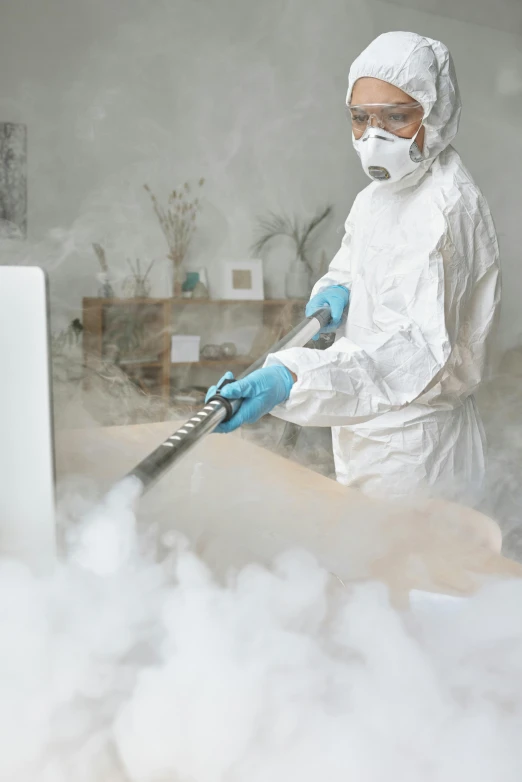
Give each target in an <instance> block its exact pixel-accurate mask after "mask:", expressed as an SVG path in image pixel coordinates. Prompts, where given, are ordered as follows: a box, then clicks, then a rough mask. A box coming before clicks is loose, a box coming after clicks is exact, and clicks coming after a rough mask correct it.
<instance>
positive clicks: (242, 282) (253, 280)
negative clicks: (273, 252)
mask: <svg viewBox="0 0 522 782" xmlns="http://www.w3.org/2000/svg"><path fill="white" fill-rule="evenodd" d="M264 297H265V296H264V288H263V261H262V260H260V259H254V260H251V261H226V263H225V265H224V281H223V298H224V299H238V300H241V299H243V300H244V299H249V300H251V301H252V300H254V301H262V300H263V299H264Z"/></svg>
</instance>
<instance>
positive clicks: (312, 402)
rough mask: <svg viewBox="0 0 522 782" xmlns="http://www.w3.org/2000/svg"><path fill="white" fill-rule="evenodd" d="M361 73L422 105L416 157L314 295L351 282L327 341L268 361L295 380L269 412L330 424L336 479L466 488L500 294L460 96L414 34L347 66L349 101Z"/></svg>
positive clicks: (392, 490)
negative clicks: (461, 140) (344, 310)
mask: <svg viewBox="0 0 522 782" xmlns="http://www.w3.org/2000/svg"><path fill="white" fill-rule="evenodd" d="M363 76H370V77H374V78H377V79H381V80H383V81H386V82H388V83H390V84H393V85H395V86H396V87H398V88H400V89H401V90H403V91H404V92H405V93H407V94H408V95H410V96H411V97H412V98H413V99H414V100H416V101H418V102H419V103H420V104H421V105H422V107H423V109H424V120H423V124H424V126H425V140H424V146H423V160H422V162H421V163H420V165H419V167H418V168H417V169H416V170H415V171H414V172H413V173H410V174H408V175H407V176H405V177H404V178H403V179H401V180H399V181H397V182H386V181H385V182H372V183H371V184H370V185H369V186H368V187H367V188H365V189H364V190H363V191H362V192H361V193H359V195H358V196H357V198H356V199H355V201H354V204H353V207H352V209H351V212H350V214H349V216H348V219H347V220H346V224H345V230H346V233H345V236H344V238H343V240H342V244H341V248H340V250H339V252H338V253H337V254H336V256H335V257H334V259H333V261H332V263H331V264H330V268H329V271H328V273H327V274H326V275H325V276H324V277H323V278H322V279H321V280H319V282H318V283H317V285H316V286H315V288H314V290H313V292H312V295H315V294H316V293H318V292H319V291H321V290H322V289H324V288H326V287H328V286H330V285H339V284H341V285H345V286H347V287H348V288H349V289H350V294H351V295H350V306H349V309H348V314H347V317H346V318H345V322H344V323H343V325H342V326H341V328H340V329H339V330H338V332H337V335H336V341H335V343H334V345H332V347H330V348H329V349H327V350H325V351H319V350H309V349H305V348H292V349H289V350H285V351H281V352H280V353H278V354H274V355H272V356H270V357H269V358H268V360H267V366H268V365H272V364H274V363H282V364H284V365H285V366H286V367H288V368H289V369H290V370H291V371H293V372H294V373H295V374H296V375H297V382H296V383H295V384H294V386H293V388H292V391H291V394H290V397H289V399H288V400H287V401H286V402H285V403H284V404H282V405H279V406H278V407H276V408H275V409H274V410H273V414H274V415H276V416H278V417H279V418H282V419H284V420H287V421H292V422H294V423H296V424H300V425H306V426H330V427H332V428H333V433H332V434H333V450H334V457H335V467H336V473H337V479H338V480H339V481H340V482H341V483H344V484H346V485H349V486H354V487H358V488H361V489H362V490H363V491H366V492H368V493H378V494H383V493H384V494H385V495H386V496H390V495H393V496H401V495H405V494H409V493H411V492H412V491H415V490H418V489H423V488H424V489H428V490H430V489H431V488H433V487H437V492H436V493H446V494H451V495H452V496H459V494H460V496H462V493H464V492H465V493H466V495H467V496H469V492H470V491H471V492H474V491H476V490H478V489H479V487H480V485H481V483H482V479H483V475H484V468H485V451H484V436H483V430H482V425H481V422H480V418H479V416H478V413H477V409H476V406H475V401H474V398H473V392H474V390H475V389H476V388H477V386H478V384H479V383H480V382H481V380H482V379H483V377H484V372H485V367H486V364H487V352H488V341H489V337H490V334H491V332H492V327H493V326H494V323H495V321H496V315H497V312H498V305H499V297H500V275H499V265H498V246H497V239H496V235H495V229H494V226H493V221H492V218H491V215H490V212H489V208H488V205H487V203H486V201H485V199H484V197H483V196H482V194H481V192H480V190H479V189H478V187H477V186H476V185H475V183H474V182H473V180H472V178H471V176H470V174H469V173H468V171H467V170H466V168H465V167H464V165H463V164H462V161H461V159H460V156H459V155H458V153H457V152H456V151H455V149H453V147H452V146H451V142H452V141H453V138H454V137H455V135H456V133H457V127H458V122H459V116H460V98H459V90H458V85H457V81H456V78H455V72H454V69H453V64H452V60H451V56H450V54H449V52H448V50H447V49H446V47H445V46H444V45H443V44H442V43H440V42H439V41H434V40H431V39H429V38H424V37H421V36H419V35H415V34H413V33H405V32H393V33H387V34H385V35H381V36H379V37H378V38H377V39H376V40H375V41H373V42H372V43H371V44H370V45H369V46H368V48H367V49H366V50H365V51H364V52H363V53H362V54H361V55H360V56H359V57H358V58H357V59H356V60H355V62H354V63H353V65H352V67H351V69H350V74H349V85H348V100H347V102H349V101H350V97H351V93H352V89H353V86H354V83H355V82H356V81H357V79H359V78H361V77H363Z"/></svg>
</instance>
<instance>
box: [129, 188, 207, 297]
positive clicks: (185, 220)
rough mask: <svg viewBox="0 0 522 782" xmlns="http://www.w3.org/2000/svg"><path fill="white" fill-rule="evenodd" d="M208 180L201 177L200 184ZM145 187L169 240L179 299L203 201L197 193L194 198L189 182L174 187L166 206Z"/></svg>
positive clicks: (175, 289) (174, 285)
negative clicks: (184, 264)
mask: <svg viewBox="0 0 522 782" xmlns="http://www.w3.org/2000/svg"><path fill="white" fill-rule="evenodd" d="M204 182H205V180H204V179H200V180H199V182H198V187H199V188H201V187H203V184H204ZM144 187H145V190H146V191H147V192H148V194H149V195H150V198H151V201H152V205H153V207H154V211H155V213H156V216H157V218H158V220H159V224H160V227H161V230H162V231H163V235H164V236H165V239H166V240H167V245H168V248H169V252H168V258H169V259H170V260H171V261H172V271H173V285H172V295H173V296H174V298H175V299H179V298H180V297H181V293H182V285H183V282H184V280H185V273H184V268H183V261H184V260H185V256H186V254H187V252H188V249H189V247H190V243H191V241H192V236H193V235H194V231H195V230H196V215H197V213H198V212H199V209H200V201H199V198H198V197H197V196H196V198H192V199H191V187H190V184H189V183H188V182H185V184H184V185H183V187H181V188H179V189H178V190H173V191H172V193H171V194H170V196H169V197H168V201H167V206H166V208H165V207H163V206H161V204H160V203H159V201H158V199H157V198H156V196H155V195H154V193H153V192H152V191H151V189H150V187H149V186H148V185H144Z"/></svg>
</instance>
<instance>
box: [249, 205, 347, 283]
mask: <svg viewBox="0 0 522 782" xmlns="http://www.w3.org/2000/svg"><path fill="white" fill-rule="evenodd" d="M331 213H332V207H331V206H327V207H326V208H325V209H323V210H322V211H320V212H318V213H317V214H316V215H315V217H313V218H312V219H311V220H300V219H299V218H297V217H288V216H287V215H277V214H275V213H274V212H270V213H269V214H268V216H267V217H263V218H261V219H260V220H259V236H258V238H257V240H256V242H255V243H254V244H253V245H252V252H253V253H254V255H262V254H263V252H264V251H265V249H266V246H267V244H268V243H269V242H271V241H272V239H275V238H276V237H277V236H288V237H289V238H290V239H293V241H294V243H295V248H296V256H297V258H299V259H300V260H301V261H302V262H303V263H304V264H305V265H306V266H307V267H308V269H309V270H310V271H312V267H311V264H310V260H309V257H308V252H309V246H310V241H311V238H312V234H313V233H314V232H315V231H316V229H317V228H318V227H319V225H320V224H321V223H322V222H323V221H324V220H326V218H327V217H329V215H330V214H331Z"/></svg>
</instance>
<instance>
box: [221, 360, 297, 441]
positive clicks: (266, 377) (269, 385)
mask: <svg viewBox="0 0 522 782" xmlns="http://www.w3.org/2000/svg"><path fill="white" fill-rule="evenodd" d="M233 377H234V375H233V374H232V372H227V373H226V374H225V375H224V376H223V377H222V378H221V380H220V381H219V383H218V384H217V386H212V387H211V388H209V390H208V391H207V396H206V399H207V400H208V399H210V397H212V396H214V394H215V393H216V391H217V390H218V389H219V388H220V387H221V384H222V383H223V381H224V380H232V379H233ZM293 385H294V378H293V377H292V373H291V372H290V370H289V369H287V368H286V367H284V366H281V365H276V366H272V367H264V368H263V369H256V370H255V372H252V374H251V375H248V376H247V377H245V378H244V379H243V380H236V381H235V382H234V383H229V384H228V385H226V386H225V387H224V388H223V389H222V391H221V396H223V397H225V399H243V400H244V401H243V403H242V405H241V407H240V408H239V410H238V411H237V413H235V415H233V416H232V418H231V419H230V421H227V422H226V423H223V424H219V426H218V427H216V429H214V431H215V432H221V433H227V432H233V431H234V429H237V428H238V427H240V426H242V425H243V424H255V422H256V421H259V419H260V418H261V417H262V416H264V415H266V413H269V412H270V410H273V408H274V407H276V405H279V404H281V402H286V400H287V399H288V397H289V396H290V391H291V389H292V386H293Z"/></svg>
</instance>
